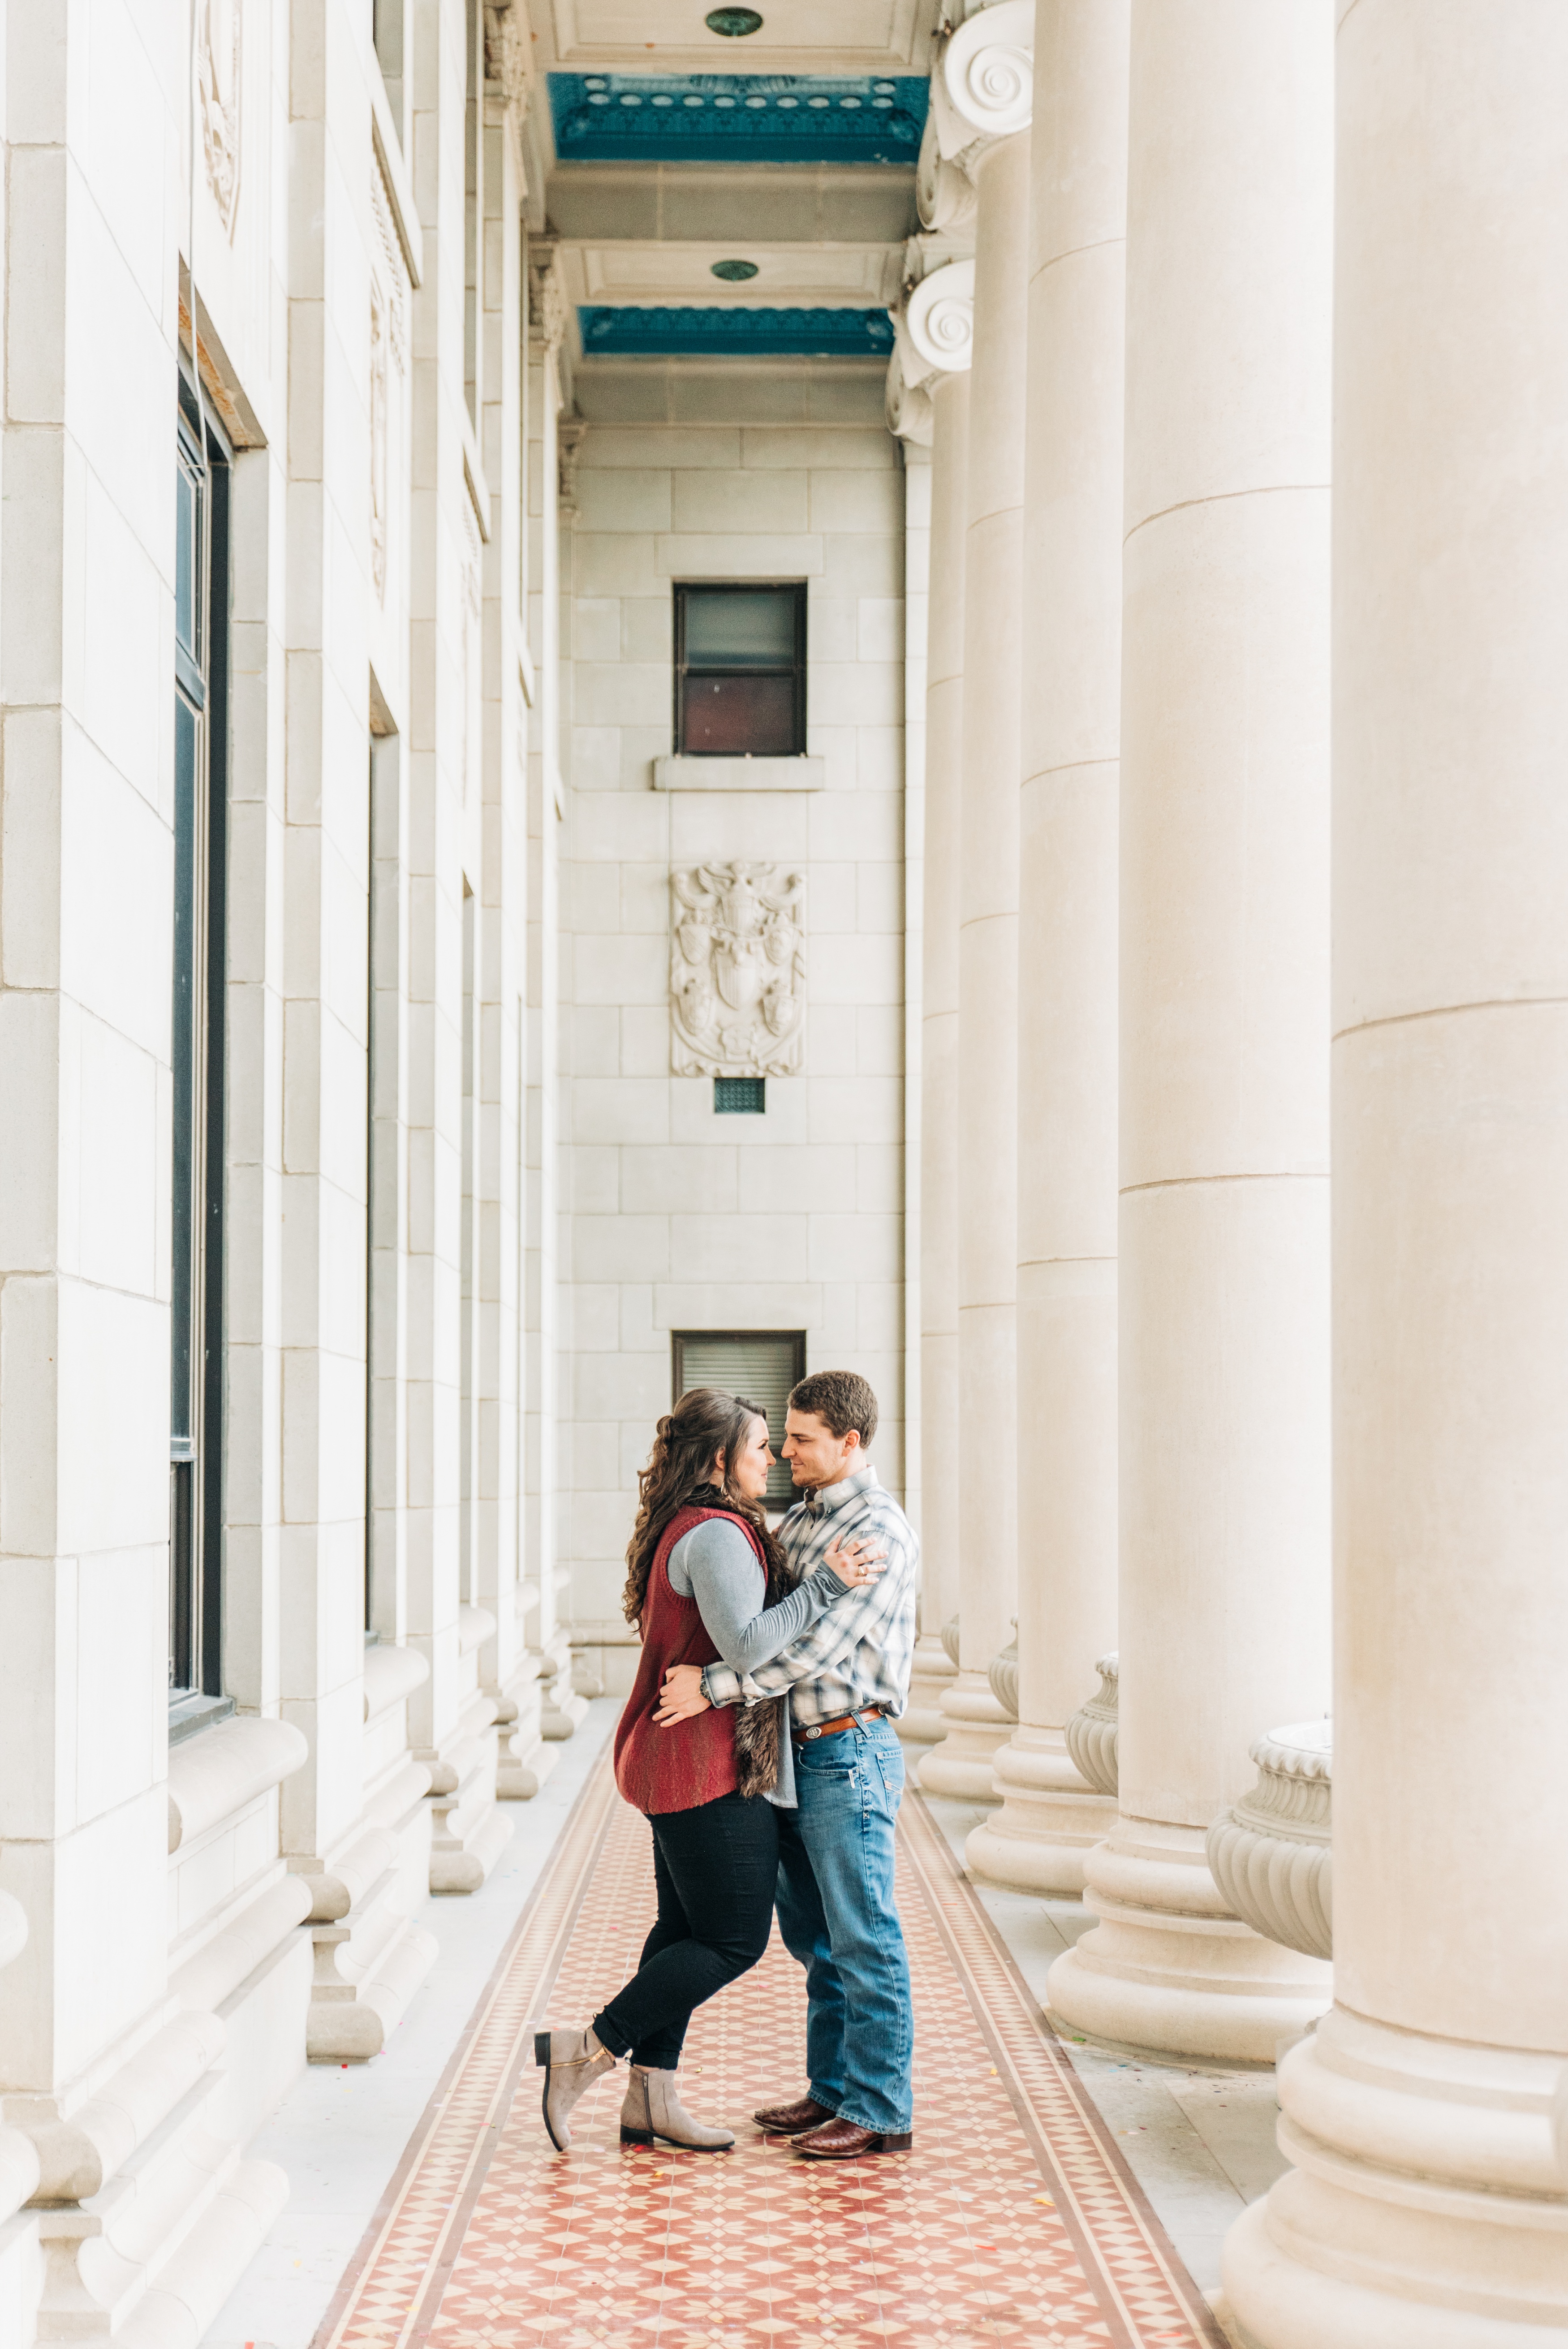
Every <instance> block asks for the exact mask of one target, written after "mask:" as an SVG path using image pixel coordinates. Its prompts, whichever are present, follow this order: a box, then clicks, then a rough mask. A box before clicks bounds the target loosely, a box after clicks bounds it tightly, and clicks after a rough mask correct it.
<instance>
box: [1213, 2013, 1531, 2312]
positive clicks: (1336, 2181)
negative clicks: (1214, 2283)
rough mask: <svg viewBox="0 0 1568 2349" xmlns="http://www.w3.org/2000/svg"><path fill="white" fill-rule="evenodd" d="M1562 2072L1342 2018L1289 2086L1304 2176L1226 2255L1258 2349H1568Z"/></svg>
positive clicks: (1294, 2151) (1287, 2115)
mask: <svg viewBox="0 0 1568 2349" xmlns="http://www.w3.org/2000/svg"><path fill="white" fill-rule="evenodd" d="M1561 2071H1562V2060H1561V2058H1560V2057H1559V2056H1556V2055H1535V2054H1522V2053H1520V2052H1519V2051H1517V2050H1515V2049H1511V2048H1503V2047H1485V2046H1477V2045H1475V2044H1467V2043H1465V2042H1464V2041H1462V2040H1449V2039H1428V2038H1425V2037H1423V2036H1421V2035H1420V2034H1419V2033H1415V2032H1410V2031H1397V2030H1393V2029H1391V2028H1390V2027H1389V2026H1388V2025H1387V2024H1386V2023H1372V2022H1370V2021H1368V2020H1367V2017H1366V2016H1364V2015H1358V2014H1351V2013H1348V2012H1347V2011H1346V2009H1345V2008H1343V2007H1336V2008H1335V2009H1334V2010H1333V2012H1332V2013H1330V2014H1328V2015H1327V2016H1326V2018H1325V2019H1324V2021H1323V2022H1322V2023H1320V2024H1319V2026H1318V2028H1317V2030H1316V2031H1315V2033H1313V2035H1312V2037H1311V2038H1310V2039H1308V2040H1305V2041H1304V2043H1303V2044H1302V2045H1301V2046H1299V2047H1297V2048H1294V2049H1293V2050H1292V2052H1291V2054H1290V2055H1289V2056H1288V2057H1287V2058H1286V2060H1285V2062H1284V2064H1283V2065H1282V2067H1281V2071H1280V2104H1281V2106H1282V2107H1283V2112H1284V2117H1283V2118H1282V2120H1281V2122H1280V2130H1279V2141H1280V2148H1281V2150H1282V2152H1284V2153H1286V2154H1288V2155H1289V2157H1290V2158H1291V2159H1292V2161H1294V2162H1295V2168H1294V2169H1292V2170H1290V2171H1288V2172H1287V2173H1286V2175H1285V2176H1284V2178H1281V2179H1280V2180H1279V2181H1278V2183H1277V2184H1276V2185H1275V2186H1274V2187H1273V2188H1272V2189H1270V2191H1269V2193H1268V2195H1267V2196H1266V2197H1265V2198H1264V2200H1263V2201H1261V2202H1254V2203H1253V2205H1252V2207H1251V2209H1248V2210H1246V2211H1244V2212H1243V2215H1242V2217H1241V2218H1240V2219H1238V2220H1237V2221H1236V2223H1235V2225H1234V2226H1233V2228H1232V2230H1231V2231H1230V2234H1229V2235H1228V2236H1227V2237H1226V2239H1225V2249H1224V2254H1223V2271H1224V2282H1225V2293H1226V2299H1227V2302H1228V2303H1229V2307H1230V2310H1231V2312H1232V2314H1233V2322H1234V2323H1235V2325H1236V2329H1237V2331H1238V2332H1239V2333H1240V2334H1241V2335H1242V2337H1243V2340H1247V2341H1250V2342H1252V2343H1254V2344H1256V2349H1322V2344H1324V2343H1325V2342H1330V2341H1331V2342H1332V2343H1333V2344H1334V2349H1563V2344H1568V2195H1565V2193H1564V2181H1563V2173H1562V2171H1561V2169H1560V2168H1559V2167H1558V2164H1557V2162H1556V2160H1555V2158H1554V2156H1553V2140H1552V2105H1553V2093H1554V2091H1555V2088H1556V2085H1557V2081H1558V2078H1559V2075H1560V2074H1561Z"/></svg>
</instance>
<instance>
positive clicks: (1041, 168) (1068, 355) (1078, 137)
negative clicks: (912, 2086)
mask: <svg viewBox="0 0 1568 2349" xmlns="http://www.w3.org/2000/svg"><path fill="white" fill-rule="evenodd" d="M1128 20H1129V0H1099V5H1097V6H1096V7H1094V8H1089V9H1086V8H1082V7H1078V6H1072V5H1068V0H1039V5H1038V8H1037V21H1036V44H1035V58H1036V91H1037V101H1036V109H1035V123H1034V129H1033V130H1032V132H1031V134H1030V138H1031V146H1032V150H1033V152H1032V157H1031V166H1032V170H1031V177H1032V181H1033V186H1032V191H1031V212H1032V215H1033V217H1032V222H1031V233H1030V254H1029V309H1028V337H1029V353H1028V409H1027V421H1026V450H1025V463H1024V569H1023V601H1024V624H1023V645H1024V657H1023V664H1022V670H1023V675H1022V685H1023V705H1022V714H1023V764H1022V777H1023V797H1022V802H1021V806H1020V819H1021V821H1020V840H1019V860H1018V891H1019V932H1018V1143H1017V1149H1018V1303H1017V1317H1018V1318H1017V1352H1018V1372H1017V1383H1018V1424H1019V1428H1020V1430H1021V1431H1023V1430H1026V1431H1027V1437H1026V1440H1022V1441H1021V1442H1020V1445H1019V1462H1018V1719H1019V1726H1018V1728H1017V1729H1016V1730H1015V1731H1014V1733H1013V1735H1012V1738H1011V1739H1010V1741H1009V1742H1008V1743H1007V1744H1006V1745H1004V1746H1003V1747H1002V1748H1001V1749H1000V1751H999V1752H998V1754H997V1755H996V1760H995V1791H996V1793H997V1794H998V1795H1001V1796H1002V1798H1003V1802H1002V1808H1001V1810H1000V1811H998V1812H995V1813H994V1814H993V1816H991V1817H989V1818H988V1819H986V1820H985V1821H984V1822H983V1824H982V1825H981V1826H978V1827H976V1828H975V1831H974V1833H973V1834H972V1835H971V1836H970V1837H969V1842H968V1847H967V1852H966V1857H967V1862H968V1866H969V1870H970V1873H971V1874H972V1875H975V1876H979V1877H984V1878H987V1879H988V1880H990V1881H992V1882H994V1883H1002V1884H1011V1885H1016V1886H1018V1887H1020V1888H1021V1889H1024V1890H1026V1891H1030V1892H1055V1893H1066V1894H1077V1893H1079V1892H1081V1891H1082V1889H1083V1868H1084V1859H1085V1856H1086V1854H1087V1853H1088V1850H1089V1848H1090V1847H1091V1846H1092V1845H1094V1844H1096V1843H1098V1842H1099V1841H1100V1840H1101V1838H1102V1837H1104V1836H1106V1835H1107V1834H1108V1833H1109V1830H1110V1827H1111V1825H1112V1822H1113V1821H1114V1819H1115V1816H1116V1805H1115V1803H1114V1802H1113V1801H1111V1800H1110V1799H1109V1798H1108V1797H1107V1796H1106V1795H1099V1794H1096V1793H1095V1792H1094V1790H1093V1789H1092V1788H1091V1787H1090V1786H1089V1785H1088V1783H1087V1781H1086V1780H1085V1779H1083V1778H1082V1777H1081V1776H1080V1775H1079V1774H1078V1770H1077V1768H1076V1767H1075V1765H1074V1764H1073V1762H1072V1759H1071V1757H1070V1756H1069V1754H1068V1751H1067V1747H1066V1744H1065V1743H1064V1741H1063V1735H1062V1724H1063V1723H1065V1722H1066V1721H1067V1720H1068V1716H1069V1715H1070V1714H1071V1713H1073V1712H1074V1710H1075V1709H1076V1708H1077V1707H1078V1705H1079V1704H1081V1703H1082V1702H1083V1700H1084V1698H1085V1696H1086V1695H1087V1694H1088V1692H1089V1691H1090V1690H1091V1689H1092V1688H1093V1687H1094V1684H1095V1679H1094V1663H1095V1659H1096V1657H1097V1656H1099V1655H1102V1654H1104V1652H1105V1651H1107V1650H1108V1649H1109V1648H1113V1647H1114V1646H1115V1645H1116V1467H1117V1460H1116V1451H1117V1447H1116V1408H1117V1403H1116V1311H1117V1304H1116V1216H1117V1193H1116V1094H1117V1055H1116V999H1117V972H1116V957H1117V924H1116V895H1117V873H1116V841H1117V786H1118V765H1117V760H1118V740H1119V730H1120V714H1121V713H1120V700H1121V505H1122V482H1121V461H1122V430H1121V424H1122V344H1123V314H1124V309H1125V300H1126V295H1125V278H1126V268H1125V252H1126V246H1125V238H1126V222H1127V52H1128Z"/></svg>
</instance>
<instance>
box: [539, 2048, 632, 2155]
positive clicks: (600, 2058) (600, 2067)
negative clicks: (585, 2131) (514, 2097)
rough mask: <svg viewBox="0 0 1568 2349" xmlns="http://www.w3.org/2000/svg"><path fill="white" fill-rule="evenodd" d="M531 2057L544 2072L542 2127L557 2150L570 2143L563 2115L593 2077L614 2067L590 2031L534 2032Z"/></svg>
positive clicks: (611, 2058) (597, 2078)
mask: <svg viewBox="0 0 1568 2349" xmlns="http://www.w3.org/2000/svg"><path fill="white" fill-rule="evenodd" d="M533 2060H534V2062H535V2063H536V2064H538V2065H539V2066H540V2068H541V2069H542V2072H543V2074H544V2099H543V2104H544V2126H545V2127H546V2128H547V2129H548V2130H549V2131H550V2142H551V2144H552V2146H553V2147H555V2150H556V2152H557V2153H564V2152H565V2150H566V2148H567V2147H568V2146H569V2145H570V2144H571V2142H572V2131H571V2128H570V2127H568V2125H567V2116H568V2115H569V2114H570V2112H571V2110H572V2107H573V2105H574V2104H575V2103H576V2102H577V2099H578V2097H579V2096H580V2095H583V2091H584V2090H585V2089H587V2088H591V2087H592V2086H593V2083H594V2081H595V2080H601V2079H603V2076H604V2075H605V2073H606V2072H613V2071H614V2068H615V2058H614V2056H613V2055H612V2054H611V2053H610V2051H609V2049H608V2048H607V2047H601V2046H600V2044H599V2042H598V2041H597V2040H596V2039H595V2038H594V2036H593V2033H592V2032H591V2031H536V2032H535V2033H534V2034H533Z"/></svg>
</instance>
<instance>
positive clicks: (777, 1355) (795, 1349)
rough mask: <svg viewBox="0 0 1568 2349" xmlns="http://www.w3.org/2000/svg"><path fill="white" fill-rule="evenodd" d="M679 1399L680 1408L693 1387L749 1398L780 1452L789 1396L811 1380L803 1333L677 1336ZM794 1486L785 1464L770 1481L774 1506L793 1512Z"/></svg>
mask: <svg viewBox="0 0 1568 2349" xmlns="http://www.w3.org/2000/svg"><path fill="white" fill-rule="evenodd" d="M674 1354H675V1361H674V1371H675V1393H674V1395H673V1397H672V1398H671V1400H672V1401H674V1402H679V1401H680V1398H681V1397H682V1395H684V1394H686V1393H688V1392H690V1390H691V1389H692V1388H693V1387H722V1388H723V1389H724V1390H725V1392H726V1393H727V1394H738V1395H744V1396H745V1397H746V1399H747V1401H748V1402H754V1403H756V1405H757V1406H758V1410H760V1411H765V1412H766V1413H767V1414H768V1434H769V1441H770V1443H771V1444H772V1446H773V1449H774V1451H775V1452H777V1451H778V1449H779V1445H780V1444H782V1443H783V1441H784V1410H785V1406H786V1404H787V1403H788V1402H789V1390H790V1388H791V1387H792V1386H794V1385H795V1383H796V1382H797V1381H798V1380H800V1379H803V1378H804V1377H805V1375H806V1333H805V1331H804V1330H676V1332H675V1340H674ZM794 1498H795V1485H794V1480H793V1478H792V1477H791V1476H790V1474H789V1466H788V1464H786V1463H785V1462H784V1461H782V1460H781V1461H780V1462H779V1465H778V1466H777V1468H775V1469H774V1470H773V1472H772V1474H771V1475H769V1479H768V1506H769V1508H770V1509H787V1508H789V1506H791V1504H792V1503H793V1501H794Z"/></svg>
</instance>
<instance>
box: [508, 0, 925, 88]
mask: <svg viewBox="0 0 1568 2349" xmlns="http://www.w3.org/2000/svg"><path fill="white" fill-rule="evenodd" d="M709 5H710V0H534V19H535V25H534V29H535V30H536V32H537V33H538V34H539V36H540V37H539V42H538V47H539V49H540V51H541V53H542V54H541V59H540V62H541V63H542V64H544V65H547V66H557V65H559V66H577V67H581V68H583V69H586V70H590V71H591V70H592V69H593V67H600V66H623V67H624V66H645V65H649V64H656V65H657V66H658V67H661V68H662V69H664V70H665V71H666V72H678V73H705V72H706V73H724V72H731V73H733V72H736V71H738V70H739V68H740V65H741V61H742V60H741V54H740V53H742V52H743V53H744V66H745V70H746V71H747V72H748V73H871V72H875V71H877V70H878V69H879V68H881V67H901V66H902V67H903V68H904V70H905V71H908V70H909V69H910V68H912V67H913V69H914V70H915V71H916V72H923V71H924V70H925V69H926V68H927V67H928V66H929V64H930V62H931V53H932V47H933V42H934V35H935V28H936V22H937V17H938V14H939V9H940V0H771V5H769V0H762V6H761V15H762V19H763V22H762V26H761V29H760V31H759V32H758V33H755V34H752V35H751V36H748V38H747V39H746V40H744V41H736V40H733V39H727V38H725V37H724V36H721V35H718V34H716V33H713V32H710V31H709V29H708V27H707V23H706V22H705V19H706V17H707V14H708V8H709Z"/></svg>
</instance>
